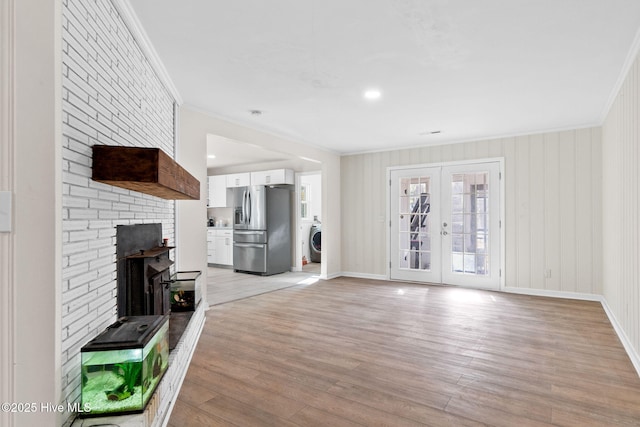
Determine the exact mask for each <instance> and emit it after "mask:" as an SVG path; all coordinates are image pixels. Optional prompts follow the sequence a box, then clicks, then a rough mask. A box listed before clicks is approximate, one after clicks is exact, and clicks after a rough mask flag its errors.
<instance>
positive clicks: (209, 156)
mask: <svg viewBox="0 0 640 427" xmlns="http://www.w3.org/2000/svg"><path fill="white" fill-rule="evenodd" d="M207 157H208V158H210V159H215V158H216V156H215V155H214V154H209V155H208V156H207Z"/></svg>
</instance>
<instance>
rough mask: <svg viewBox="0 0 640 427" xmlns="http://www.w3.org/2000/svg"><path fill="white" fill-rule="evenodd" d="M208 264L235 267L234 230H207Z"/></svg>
mask: <svg viewBox="0 0 640 427" xmlns="http://www.w3.org/2000/svg"><path fill="white" fill-rule="evenodd" d="M207 262H208V263H209V264H217V265H228V266H232V265H233V230H229V229H223V230H216V229H209V230H207Z"/></svg>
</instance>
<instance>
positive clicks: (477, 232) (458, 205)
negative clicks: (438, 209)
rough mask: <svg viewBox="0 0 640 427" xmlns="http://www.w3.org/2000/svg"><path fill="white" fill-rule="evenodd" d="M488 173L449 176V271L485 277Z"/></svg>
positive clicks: (487, 231)
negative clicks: (450, 251)
mask: <svg viewBox="0 0 640 427" xmlns="http://www.w3.org/2000/svg"><path fill="white" fill-rule="evenodd" d="M488 182H489V172H480V173H476V172H474V173H458V174H453V175H452V177H451V244H452V253H451V270H452V271H453V272H454V273H460V274H475V275H488V274H489V238H488V236H489V232H490V230H489V215H488V213H489V185H488Z"/></svg>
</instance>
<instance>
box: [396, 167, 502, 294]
mask: <svg viewBox="0 0 640 427" xmlns="http://www.w3.org/2000/svg"><path fill="white" fill-rule="evenodd" d="M496 162H497V163H498V164H499V166H500V172H499V174H500V177H499V178H500V222H501V227H500V288H499V290H501V291H502V290H504V288H505V286H506V285H505V277H506V270H505V267H506V252H507V251H506V233H505V230H506V224H505V206H506V205H505V174H504V157H490V158H483V159H473V160H460V161H451V162H438V163H421V164H415V165H402V166H389V167H387V183H388V185H387V191H386V201H387V213H386V215H387V219H386V220H387V227H385V228H386V239H387V248H386V254H387V256H386V276H387V280H390V281H394V279H392V278H391V171H394V170H403V169H417V168H431V167H446V166H459V165H469V164H481V163H496ZM395 281H397V280H395ZM419 283H422V282H419Z"/></svg>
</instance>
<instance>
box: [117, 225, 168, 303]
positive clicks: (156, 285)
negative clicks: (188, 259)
mask: <svg viewBox="0 0 640 427" xmlns="http://www.w3.org/2000/svg"><path fill="white" fill-rule="evenodd" d="M171 249H173V247H172V246H163V245H162V224H134V225H119V226H117V229H116V257H117V263H118V266H117V270H118V316H148V315H164V314H169V313H170V312H171V304H170V297H171V289H170V287H171V285H170V282H169V281H170V279H171V272H170V267H171V265H173V261H172V260H171V259H169V251H170V250H171Z"/></svg>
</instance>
